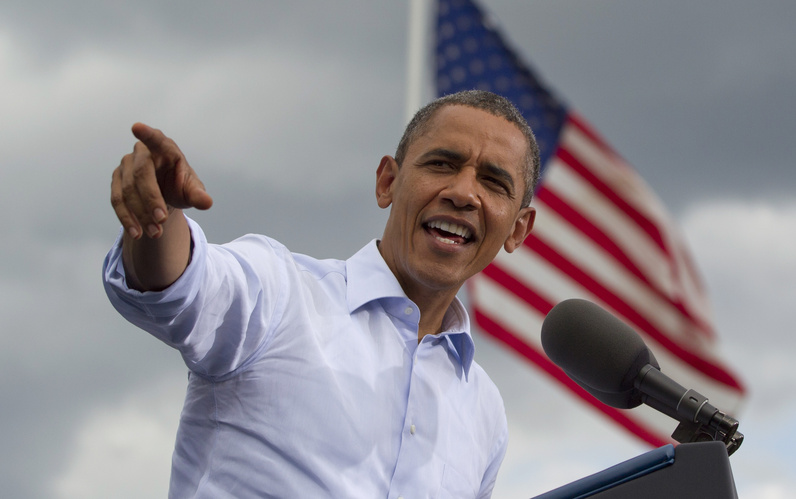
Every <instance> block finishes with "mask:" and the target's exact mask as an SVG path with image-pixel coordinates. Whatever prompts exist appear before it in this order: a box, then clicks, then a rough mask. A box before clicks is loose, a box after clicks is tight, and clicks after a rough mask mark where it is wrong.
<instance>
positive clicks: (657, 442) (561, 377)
mask: <svg viewBox="0 0 796 499" xmlns="http://www.w3.org/2000/svg"><path fill="white" fill-rule="evenodd" d="M474 316H475V321H476V323H477V324H478V325H479V326H480V327H481V328H482V329H483V330H484V331H485V332H486V333H488V334H489V335H490V336H492V337H494V338H496V339H497V340H499V341H502V342H503V343H505V344H506V345H507V346H509V347H510V348H511V349H512V350H514V351H515V352H517V354H519V355H520V356H521V357H522V358H524V359H525V360H527V361H529V362H530V363H532V364H535V365H537V366H539V367H540V368H541V369H542V370H543V371H544V372H545V373H547V374H548V375H550V376H551V377H552V378H553V379H555V380H556V381H558V382H559V383H561V384H563V385H564V386H566V387H567V388H568V389H570V390H572V391H573V392H574V393H575V394H576V395H578V396H579V397H580V398H581V399H583V400H584V401H585V402H587V403H589V404H591V405H592V406H593V407H595V408H596V409H598V410H599V411H600V412H602V413H603V414H605V415H607V416H608V417H609V418H611V419H612V420H614V421H616V422H617V423H619V424H620V425H622V426H623V427H625V428H626V429H627V430H629V431H630V432H631V433H633V434H634V435H635V436H636V437H638V438H640V439H641V440H643V441H644V442H647V443H648V444H650V445H652V446H653V447H660V446H662V445H666V444H669V443H672V441H671V440H668V439H663V438H661V437H660V436H659V435H657V434H656V433H654V432H653V431H650V430H649V429H647V428H645V427H644V426H642V425H640V424H639V423H638V422H637V421H635V420H634V419H633V418H631V417H630V416H629V415H628V413H627V412H623V411H621V410H619V409H616V408H614V407H611V406H608V405H605V404H603V403H602V402H600V401H599V400H597V399H596V398H594V397H593V396H592V395H591V394H590V393H589V392H587V391H586V390H584V389H583V388H581V387H580V386H579V385H578V384H577V383H575V382H574V381H572V380H571V379H570V378H569V376H567V375H566V374H565V373H564V371H562V370H561V369H559V368H558V366H556V365H555V364H553V363H552V362H551V361H550V360H549V359H548V358H547V357H546V356H545V355H544V354H542V353H541V352H539V351H537V350H536V349H535V348H533V347H532V346H530V345H528V344H527V343H526V342H524V341H523V340H522V339H520V338H518V337H517V336H515V335H514V334H512V333H510V332H509V331H508V330H506V329H504V328H503V327H502V326H500V325H499V324H498V323H497V322H495V321H493V320H492V319H491V318H490V317H489V316H488V315H487V314H486V313H485V312H483V311H481V310H480V309H479V308H478V307H476V308H475V309H474Z"/></svg>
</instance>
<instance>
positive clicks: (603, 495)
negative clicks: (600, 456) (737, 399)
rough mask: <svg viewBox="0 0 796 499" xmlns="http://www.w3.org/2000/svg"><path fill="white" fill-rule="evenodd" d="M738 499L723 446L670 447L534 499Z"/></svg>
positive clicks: (689, 444) (641, 456)
mask: <svg viewBox="0 0 796 499" xmlns="http://www.w3.org/2000/svg"><path fill="white" fill-rule="evenodd" d="M587 497H588V498H589V499H637V498H644V499H671V498H676V499H690V498H699V499H737V498H738V492H737V491H736V489H735V481H734V480H733V477H732V470H731V469H730V460H729V457H728V455H727V447H726V446H725V444H724V443H723V442H693V443H684V444H680V445H678V446H677V447H674V446H673V445H665V446H663V447H660V448H658V449H655V450H652V451H650V452H646V453H644V454H642V455H640V456H637V457H634V458H632V459H629V460H628V461H625V462H623V463H620V464H617V465H615V466H612V467H610V468H608V469H606V470H603V471H601V472H599V473H595V474H594V475H590V476H587V477H585V478H581V479H580V480H576V481H574V482H572V483H569V484H567V485H564V486H562V487H559V488H557V489H554V490H551V491H549V492H545V493H544V494H541V495H538V496H536V497H534V498H533V499H581V498H587Z"/></svg>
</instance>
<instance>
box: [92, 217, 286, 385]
mask: <svg viewBox="0 0 796 499" xmlns="http://www.w3.org/2000/svg"><path fill="white" fill-rule="evenodd" d="M186 219H187V220H188V224H189V227H190V230H191V238H192V255H191V260H190V262H189V264H188V266H187V268H186V269H185V271H184V272H183V274H182V275H181V276H180V277H179V278H178V279H177V280H176V281H175V282H174V283H173V284H172V285H171V286H169V287H168V288H166V289H164V290H162V291H156V292H155V291H145V292H141V291H137V290H135V289H131V288H130V287H128V286H127V282H126V279H125V270H124V264H123V262H122V242H121V234H120V235H119V237H118V238H117V240H116V242H115V244H114V246H113V247H112V248H111V250H110V252H109V253H108V255H107V256H106V258H105V261H104V263H103V277H104V279H103V280H104V286H105V292H106V294H107V295H108V298H109V299H110V301H111V304H112V305H113V306H114V308H116V310H117V311H118V312H119V313H120V314H121V315H122V316H123V317H124V318H125V319H127V320H128V321H130V322H131V323H132V324H134V325H136V326H138V327H140V328H141V329H143V330H145V331H147V332H149V333H150V334H152V335H153V336H155V337H156V338H158V339H160V340H161V341H163V342H164V343H166V344H167V345H169V346H171V347H173V348H176V349H177V350H179V351H180V353H181V354H182V357H183V359H184V361H185V363H186V365H187V366H188V367H189V368H190V369H191V370H192V371H194V372H196V373H197V374H200V375H202V376H206V377H211V378H218V377H223V376H225V375H227V374H229V373H232V372H234V371H235V370H237V369H240V368H241V367H244V366H245V365H246V362H247V360H248V359H250V358H251V357H252V356H253V355H254V354H255V353H256V352H257V351H259V350H260V349H261V348H264V347H265V345H266V344H267V342H268V339H269V337H270V335H271V334H272V329H273V326H274V324H277V323H278V322H279V318H280V317H281V314H282V313H283V311H284V306H285V301H286V299H287V297H286V295H287V293H288V289H287V286H285V285H284V283H285V281H286V265H287V262H289V261H290V259H289V252H287V250H286V249H285V248H284V246H282V245H281V244H279V243H277V242H276V241H273V240H271V239H269V238H266V237H263V236H245V237H243V238H240V239H238V240H236V241H233V242H232V243H229V244H227V245H223V246H217V245H211V244H208V242H207V239H206V237H205V234H204V232H203V231H202V229H201V228H200V227H199V225H198V224H197V223H196V222H194V221H193V220H191V219H190V218H187V217H186ZM253 262H256V265H254V264H253Z"/></svg>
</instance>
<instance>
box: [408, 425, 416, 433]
mask: <svg viewBox="0 0 796 499" xmlns="http://www.w3.org/2000/svg"><path fill="white" fill-rule="evenodd" d="M416 429H417V428H415V425H411V426H410V427H409V433H411V434H412V435H414V434H415V430H416Z"/></svg>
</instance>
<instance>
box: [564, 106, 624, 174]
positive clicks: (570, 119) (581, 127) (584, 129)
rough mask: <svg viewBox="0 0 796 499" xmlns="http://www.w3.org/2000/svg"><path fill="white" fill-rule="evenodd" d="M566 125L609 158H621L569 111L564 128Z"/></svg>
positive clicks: (580, 118) (592, 129)
mask: <svg viewBox="0 0 796 499" xmlns="http://www.w3.org/2000/svg"><path fill="white" fill-rule="evenodd" d="M566 125H572V126H573V127H575V128H577V129H578V130H579V131H580V133H582V134H583V135H585V136H586V137H588V138H589V140H591V141H592V142H593V143H594V145H596V146H597V147H598V148H600V149H602V150H603V151H605V152H606V153H608V154H609V155H610V156H615V157H617V158H621V156H620V155H619V154H618V153H617V152H616V151H614V150H613V148H612V147H611V146H609V145H608V142H606V141H605V140H604V139H603V138H602V137H601V136H600V135H599V134H598V133H597V131H596V130H595V129H594V128H592V127H591V126H590V125H589V124H588V123H587V122H586V120H585V119H583V118H582V117H581V116H580V115H579V114H577V113H574V112H572V111H570V112H569V114H568V115H567V122H566V123H565V125H564V126H566ZM623 163H624V164H626V165H627V167H628V168H630V165H628V164H627V163H626V162H624V161H623Z"/></svg>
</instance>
